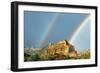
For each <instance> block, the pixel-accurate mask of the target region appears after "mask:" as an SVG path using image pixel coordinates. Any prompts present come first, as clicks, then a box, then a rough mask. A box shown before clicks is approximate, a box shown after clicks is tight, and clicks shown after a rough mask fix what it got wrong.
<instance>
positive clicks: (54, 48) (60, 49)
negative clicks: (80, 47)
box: [47, 40, 78, 59]
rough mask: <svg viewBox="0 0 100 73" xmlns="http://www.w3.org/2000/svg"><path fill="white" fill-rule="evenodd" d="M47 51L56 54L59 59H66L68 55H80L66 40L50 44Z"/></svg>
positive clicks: (74, 56) (71, 56)
mask: <svg viewBox="0 0 100 73" xmlns="http://www.w3.org/2000/svg"><path fill="white" fill-rule="evenodd" d="M47 52H48V54H51V55H54V56H56V58H57V59H64V58H66V57H70V58H77V56H78V54H77V51H76V50H75V48H74V47H73V46H72V45H71V44H69V43H68V42H67V41H66V40H62V41H59V42H57V43H54V44H49V46H48V48H47Z"/></svg>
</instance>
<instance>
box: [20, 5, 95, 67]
mask: <svg viewBox="0 0 100 73" xmlns="http://www.w3.org/2000/svg"><path fill="white" fill-rule="evenodd" d="M24 10H27V11H45V12H48V11H49V12H64V13H65V12H70V13H72V12H73V13H90V14H91V59H87V60H61V61H38V62H24V33H23V32H24ZM18 14H19V15H18V26H19V27H18V35H19V36H18V38H19V39H18V41H19V42H18V68H36V67H50V66H71V65H84V64H95V45H94V44H95V39H94V38H95V11H94V10H92V9H79V8H67V7H66V8H61V7H46V6H27V5H19V6H18Z"/></svg>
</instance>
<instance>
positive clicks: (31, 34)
mask: <svg viewBox="0 0 100 73" xmlns="http://www.w3.org/2000/svg"><path fill="white" fill-rule="evenodd" d="M87 16H89V14H86V13H85V14H83V13H58V12H36V11H24V48H41V47H45V46H47V45H48V44H49V43H55V42H58V41H60V40H68V41H69V40H70V39H71V37H73V34H74V33H75V30H77V29H78V27H79V26H80V24H81V23H82V22H83V21H84V20H85V19H86V18H87ZM86 33H87V35H86ZM89 39H90V20H88V21H87V23H85V25H84V26H83V27H82V28H81V30H80V31H79V33H78V34H77V36H76V38H75V39H74V40H73V43H72V44H73V45H74V46H75V47H76V48H77V49H78V50H82V49H90V40H89Z"/></svg>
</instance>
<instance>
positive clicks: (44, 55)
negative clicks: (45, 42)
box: [24, 50, 90, 62]
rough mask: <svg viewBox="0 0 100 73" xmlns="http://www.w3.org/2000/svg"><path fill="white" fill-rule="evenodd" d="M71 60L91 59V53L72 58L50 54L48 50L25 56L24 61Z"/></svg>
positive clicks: (87, 52) (83, 53) (82, 53)
mask: <svg viewBox="0 0 100 73" xmlns="http://www.w3.org/2000/svg"><path fill="white" fill-rule="evenodd" d="M71 59H90V52H89V51H84V52H81V53H79V54H78V57H77V58H74V57H70V56H63V55H57V54H54V55H53V54H50V53H48V52H47V51H46V50H43V51H41V50H39V51H38V52H37V51H35V52H34V53H32V54H30V55H27V54H24V61H25V62H27V61H47V60H71Z"/></svg>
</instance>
